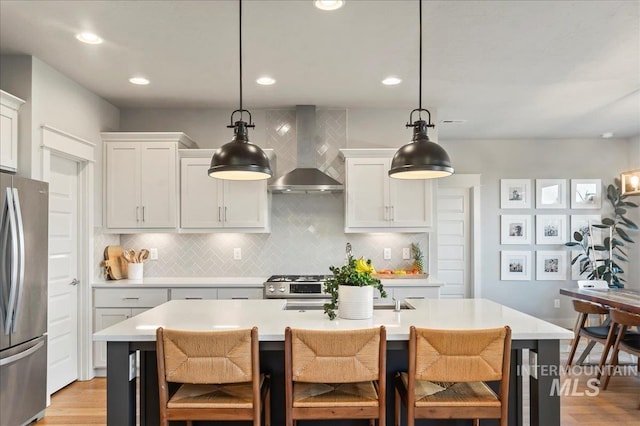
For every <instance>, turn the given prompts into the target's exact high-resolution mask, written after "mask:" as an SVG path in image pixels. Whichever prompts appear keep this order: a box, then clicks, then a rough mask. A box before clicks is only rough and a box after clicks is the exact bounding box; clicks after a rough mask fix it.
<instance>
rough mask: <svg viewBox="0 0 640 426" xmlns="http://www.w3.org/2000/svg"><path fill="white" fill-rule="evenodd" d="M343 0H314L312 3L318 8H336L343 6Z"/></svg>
mask: <svg viewBox="0 0 640 426" xmlns="http://www.w3.org/2000/svg"><path fill="white" fill-rule="evenodd" d="M344 2H345V0H315V1H314V2H313V5H314V6H315V7H317V8H318V9H320V10H336V9H340V8H341V7H342V6H344Z"/></svg>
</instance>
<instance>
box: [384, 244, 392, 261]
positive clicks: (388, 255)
mask: <svg viewBox="0 0 640 426" xmlns="http://www.w3.org/2000/svg"><path fill="white" fill-rule="evenodd" d="M382 253H383V256H382V257H383V258H384V260H391V249H390V248H389V247H385V248H384V250H383V251H382Z"/></svg>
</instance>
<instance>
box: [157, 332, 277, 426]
mask: <svg viewBox="0 0 640 426" xmlns="http://www.w3.org/2000/svg"><path fill="white" fill-rule="evenodd" d="M156 350H157V358H158V385H159V386H158V387H159V389H160V423H161V424H162V425H164V426H167V425H168V424H169V421H173V420H184V421H187V425H191V424H192V421H194V420H253V424H254V426H259V425H260V424H261V422H260V418H261V415H262V411H263V407H264V416H265V424H266V425H267V426H268V425H270V423H271V421H270V412H269V404H270V401H269V400H270V392H269V378H268V377H267V376H265V375H261V374H260V364H259V355H258V328H257V327H254V328H252V329H246V330H233V331H204V332H199V331H182V330H169V329H163V328H162V327H161V328H158V330H157V331H156ZM171 383H177V384H178V385H177V390H176V391H175V392H171V393H170V384H171ZM171 387H172V388H173V387H176V386H171Z"/></svg>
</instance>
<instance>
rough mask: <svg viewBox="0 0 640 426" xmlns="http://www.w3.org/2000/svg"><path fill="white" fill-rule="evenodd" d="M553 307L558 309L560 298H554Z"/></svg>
mask: <svg viewBox="0 0 640 426" xmlns="http://www.w3.org/2000/svg"><path fill="white" fill-rule="evenodd" d="M553 307H554V308H556V309H558V308H559V307H560V299H553Z"/></svg>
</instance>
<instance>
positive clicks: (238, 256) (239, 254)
mask: <svg viewBox="0 0 640 426" xmlns="http://www.w3.org/2000/svg"><path fill="white" fill-rule="evenodd" d="M241 259H242V249H241V248H240V247H236V248H234V249H233V260H241Z"/></svg>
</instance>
